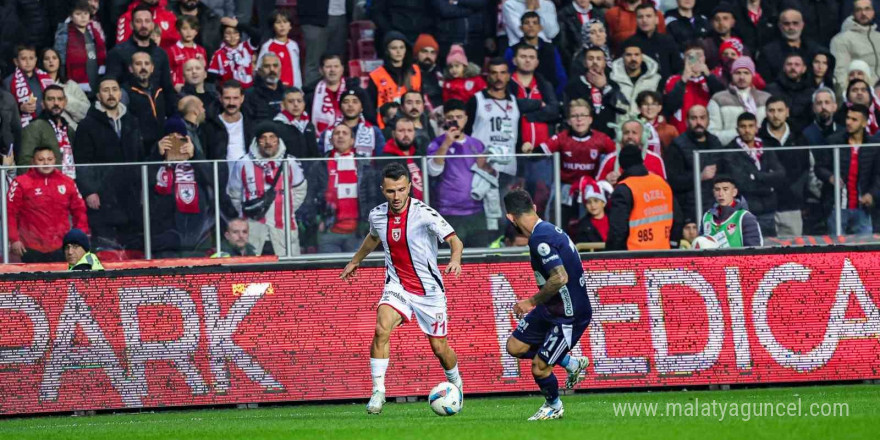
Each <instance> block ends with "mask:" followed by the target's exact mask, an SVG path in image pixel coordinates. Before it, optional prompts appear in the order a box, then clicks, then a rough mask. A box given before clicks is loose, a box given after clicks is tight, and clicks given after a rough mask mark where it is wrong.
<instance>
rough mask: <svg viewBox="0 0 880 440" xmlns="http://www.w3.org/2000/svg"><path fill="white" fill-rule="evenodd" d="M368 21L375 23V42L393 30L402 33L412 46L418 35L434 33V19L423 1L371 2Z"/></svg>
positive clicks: (377, 0) (381, 39)
mask: <svg viewBox="0 0 880 440" xmlns="http://www.w3.org/2000/svg"><path fill="white" fill-rule="evenodd" d="M370 20H372V21H373V23H376V28H377V29H376V31H377V34H378V35H376V41H383V39H384V36H385V34H387V33H388V32H389V31H392V30H395V31H400V32H402V33H403V34H404V35H405V36H406V38H407V40H409V44H413V43H415V41H416V38H418V36H419V34H421V33H423V32H428V33H431V32H433V31H434V17H433V16H432V12H431V8H430V4H429V2H426V1H425V0H373V5H372V6H371V7H370ZM377 50H379V48H378V47H377ZM382 50H384V46H383V47H382ZM379 55H380V56H381V52H380V54H379Z"/></svg>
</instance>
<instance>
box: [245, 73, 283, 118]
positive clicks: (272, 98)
mask: <svg viewBox="0 0 880 440" xmlns="http://www.w3.org/2000/svg"><path fill="white" fill-rule="evenodd" d="M283 100H284V87H283V86H282V85H281V83H280V82H279V84H278V87H277V88H276V89H275V90H272V89H270V88H269V87H267V86H266V82H265V81H263V78H262V77H260V76H256V77H254V86H253V87H251V88H249V89H247V91H245V92H244V104H243V105H242V107H241V112H242V113H243V114H244V116H245V117H246V118H248V119H250V120H251V121H252V122H254V123H259V122H262V121H269V120H271V119H272V118H274V117H275V115H277V114H278V113H279V112H280V111H281V101H283Z"/></svg>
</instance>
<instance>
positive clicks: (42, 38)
mask: <svg viewBox="0 0 880 440" xmlns="http://www.w3.org/2000/svg"><path fill="white" fill-rule="evenodd" d="M7 1H15V3H16V4H17V7H18V20H19V22H20V23H21V30H22V31H23V32H24V33H23V34H22V41H21V42H22V43H25V44H30V45H33V46H35V47H37V48H41V47H49V46H51V45H52V37H53V35H52V29H51V28H50V27H49V5H47V4H46V0H42V1H41V0H7Z"/></svg>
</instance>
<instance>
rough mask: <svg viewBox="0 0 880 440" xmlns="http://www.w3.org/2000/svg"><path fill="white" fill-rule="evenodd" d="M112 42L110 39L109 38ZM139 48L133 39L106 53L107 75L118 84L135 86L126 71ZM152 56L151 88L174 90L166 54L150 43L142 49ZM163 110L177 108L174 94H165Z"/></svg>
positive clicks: (134, 79)
mask: <svg viewBox="0 0 880 440" xmlns="http://www.w3.org/2000/svg"><path fill="white" fill-rule="evenodd" d="M111 40H112V38H111ZM139 49H140V48H139V47H138V45H137V44H136V43H135V42H134V37H131V38H129V39H128V41H123V42H122V43H119V44H117V45H116V47H114V48H113V49H112V50H111V51H109V52H108V53H107V75H106V76H108V77H111V78H116V80H117V81H119V83H120V84H125V83H129V84H136V83H137V78H135V77H134V76H133V75H132V74H131V73H130V72H129V70H128V66H129V65H130V64H131V56H132V55H134V53H135V52H137V51H138V50H139ZM143 49H144V50H146V51H147V52H149V53H150V55H152V58H153V67H154V70H153V76H152V77H150V82H151V83H152V84H153V88H159V87H161V88H162V89H163V90H174V84H173V83H172V82H171V68H170V67H169V64H168V54H166V53H165V51H164V50H162V48H161V47H159V46H156V44H155V43H153V42H152V41H151V42H150V45H149V46H148V47H145V48H143ZM165 108H168V109H176V108H177V96H176V95H175V94H174V93H166V94H165Z"/></svg>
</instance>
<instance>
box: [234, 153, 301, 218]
mask: <svg viewBox="0 0 880 440" xmlns="http://www.w3.org/2000/svg"><path fill="white" fill-rule="evenodd" d="M291 159H292V158H289V157H287V158H278V159H275V160H267V159H263V158H258V157H257V156H255V155H254V153H248V154H247V159H246V162H245V164H244V166H243V167H242V170H241V179H242V182H244V183H245V187H244V192H243V194H242V195H243V197H244V200H253V199H255V198H258V197H262V196H263V194H265V193H266V190H267V189H268V188H271V187H275V205H274V206H273V210H274V211H275V228H276V229H284V193H283V192H284V191H292V190H293V187H296V186H299V185H301V184H302V182H303V180H304V179H305V176H303V172H302V168H301V167H300V166H298V165H297V163H296V161H295V160H291ZM282 160H287V161H289V162H290V178H289V179H288V181H287V185H285V184H284V172H283V171H281V167H282V166H283V165H282V163H283V162H282ZM293 199H294V197H293V195H291V196H290V223H289V225H290V229H291V230H292V231H293V230H296V210H295V209H294V206H293V205H294V200H293ZM258 221H259V222H260V223H263V224H266V218H265V217H264V218H262V219H260V220H258Z"/></svg>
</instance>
